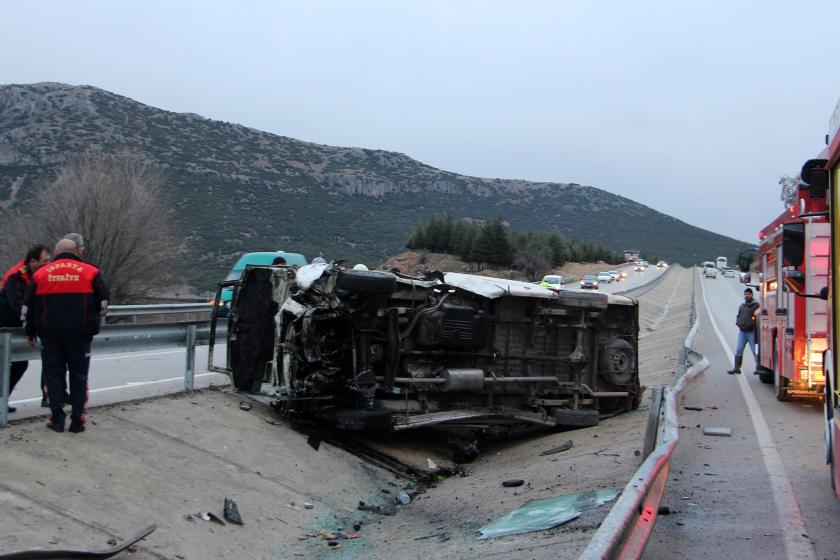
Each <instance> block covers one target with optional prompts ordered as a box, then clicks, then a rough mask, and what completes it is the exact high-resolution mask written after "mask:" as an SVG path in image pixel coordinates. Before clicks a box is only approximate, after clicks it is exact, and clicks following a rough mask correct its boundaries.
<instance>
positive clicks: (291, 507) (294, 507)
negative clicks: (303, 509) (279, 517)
mask: <svg viewBox="0 0 840 560" xmlns="http://www.w3.org/2000/svg"><path fill="white" fill-rule="evenodd" d="M286 507H287V508H289V509H293V510H295V511H300V508H299V507H297V506H296V505H295V503H294V502H292V503H290V504H286Z"/></svg>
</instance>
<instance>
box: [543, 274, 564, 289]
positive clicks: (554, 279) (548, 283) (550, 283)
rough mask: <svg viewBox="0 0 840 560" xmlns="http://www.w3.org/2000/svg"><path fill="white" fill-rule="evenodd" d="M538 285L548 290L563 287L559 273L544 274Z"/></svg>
mask: <svg viewBox="0 0 840 560" xmlns="http://www.w3.org/2000/svg"><path fill="white" fill-rule="evenodd" d="M540 286H542V287H543V288H548V289H549V290H559V289H561V288H562V287H563V276H561V275H560V274H546V275H545V276H543V279H542V281H541V282H540Z"/></svg>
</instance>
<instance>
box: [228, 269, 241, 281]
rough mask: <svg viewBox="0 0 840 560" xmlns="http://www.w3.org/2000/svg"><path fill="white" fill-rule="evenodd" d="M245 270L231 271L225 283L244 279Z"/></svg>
mask: <svg viewBox="0 0 840 560" xmlns="http://www.w3.org/2000/svg"><path fill="white" fill-rule="evenodd" d="M243 272H244V271H243V270H231V271H230V272H228V275H227V276H225V282H229V281H231V280H239V279H240V278H242V273H243Z"/></svg>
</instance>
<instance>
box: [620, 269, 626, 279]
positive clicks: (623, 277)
mask: <svg viewBox="0 0 840 560" xmlns="http://www.w3.org/2000/svg"><path fill="white" fill-rule="evenodd" d="M619 276H621V279H622V280H624V279H625V278H627V271H626V270H622V271H621V274H619Z"/></svg>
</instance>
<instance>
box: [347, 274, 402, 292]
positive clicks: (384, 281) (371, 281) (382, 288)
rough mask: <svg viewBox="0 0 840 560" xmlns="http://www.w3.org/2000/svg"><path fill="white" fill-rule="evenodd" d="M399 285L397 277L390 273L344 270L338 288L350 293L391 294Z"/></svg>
mask: <svg viewBox="0 0 840 560" xmlns="http://www.w3.org/2000/svg"><path fill="white" fill-rule="evenodd" d="M396 285H397V277H396V276H394V275H393V274H391V273H389V272H379V271H361V270H342V271H341V273H340V274H339V275H338V279H337V280H336V287H338V288H341V289H342V290H347V291H349V292H364V293H368V294H390V293H392V292H393V291H394V288H395V287H396Z"/></svg>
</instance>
